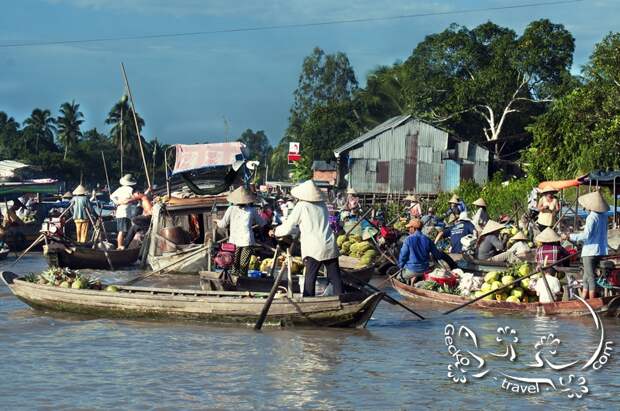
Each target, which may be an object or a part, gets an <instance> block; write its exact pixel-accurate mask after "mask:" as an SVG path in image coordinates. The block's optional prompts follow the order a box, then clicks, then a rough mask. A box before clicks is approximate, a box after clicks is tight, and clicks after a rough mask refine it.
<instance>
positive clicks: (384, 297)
mask: <svg viewBox="0 0 620 411" xmlns="http://www.w3.org/2000/svg"><path fill="white" fill-rule="evenodd" d="M347 280H353V281H355V282H357V283H358V284H360V285H362V286H364V287H368V288H370V289H371V290H373V291H376V292H380V293H383V296H382V298H383V299H384V300H386V301H387V302H389V303H390V304H393V305H398V306H400V307H402V308H404V309H405V310H407V311H409V312H410V313H411V314H413V315H415V316H416V317H418V318H419V319H420V320H424V319H425V318H424V317H423V316H422V315H420V314H418V313H416V312H415V311H413V310H412V309H411V308H409V307H407V306H406V305H405V304H403V303H401V302H400V301H398V300H396V299H395V298H393V297H390V296H389V295H387V294H385V293H384V292H383V291H381V290H380V289H378V288H377V287H375V286H374V285H371V284H369V283H367V282H366V281H362V280H360V279H359V278H355V277H353V276H350V275H349V276H347V279H346V280H345V283H347V284H348V285H350V286H352V287H354V288H357V287H356V286H355V284H351V283H350V282H349V281H347ZM358 289H359V288H358Z"/></svg>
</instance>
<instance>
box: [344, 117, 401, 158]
mask: <svg viewBox="0 0 620 411" xmlns="http://www.w3.org/2000/svg"><path fill="white" fill-rule="evenodd" d="M410 118H411V115H410V114H405V115H402V116H396V117H392V118H391V119H389V120H387V121H385V122H383V123H381V124H379V125H378V126H377V127H375V128H373V129H372V130H370V131H367V132H366V133H364V134H362V135H361V136H359V137H358V138H355V139H353V140H351V141H349V142H348V143H346V144H344V145H342V146H340V147H338V148H336V149H334V154H335V155H336V157H338V156H340V153H342V152H343V151H347V150H349V149H350V148H353V147H355V146H356V145H358V144H360V143H363V142H364V141H366V140H368V139H370V138H373V137H375V136H376V135H378V134H381V133H383V132H384V131H386V130H389V129H391V128H394V127H397V126H399V125H401V124H402V123H404V122H405V121H407V120H409V119H410Z"/></svg>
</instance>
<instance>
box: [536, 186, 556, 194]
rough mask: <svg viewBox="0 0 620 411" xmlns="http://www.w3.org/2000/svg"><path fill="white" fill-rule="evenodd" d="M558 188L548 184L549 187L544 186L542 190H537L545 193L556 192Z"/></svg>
mask: <svg viewBox="0 0 620 411" xmlns="http://www.w3.org/2000/svg"><path fill="white" fill-rule="evenodd" d="M557 192H558V190H557V189H555V188H553V187H551V186H549V187H545V188H543V189H542V190H540V191H539V193H540V194H547V193H557Z"/></svg>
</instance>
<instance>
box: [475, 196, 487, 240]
mask: <svg viewBox="0 0 620 411" xmlns="http://www.w3.org/2000/svg"><path fill="white" fill-rule="evenodd" d="M473 205H475V206H476V207H478V210H476V214H474V217H473V218H472V222H473V223H474V225H475V226H476V230H478V231H479V232H480V231H482V228H483V227H484V226H485V225H486V223H487V222H488V221H489V213H488V212H487V203H486V201H484V198H482V197H480V198H479V199H477V200H476V201H474V202H473Z"/></svg>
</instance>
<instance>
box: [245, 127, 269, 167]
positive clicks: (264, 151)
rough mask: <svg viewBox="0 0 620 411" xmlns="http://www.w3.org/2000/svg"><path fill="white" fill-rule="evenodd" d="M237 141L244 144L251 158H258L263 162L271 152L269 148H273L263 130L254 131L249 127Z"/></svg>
mask: <svg viewBox="0 0 620 411" xmlns="http://www.w3.org/2000/svg"><path fill="white" fill-rule="evenodd" d="M237 141H239V142H241V143H243V144H245V146H246V149H247V151H248V155H249V156H250V159H251V160H258V161H261V162H263V163H264V162H265V159H266V158H268V157H269V155H270V154H271V150H273V147H271V144H270V143H269V139H268V138H267V135H266V134H265V132H264V131H263V130H258V131H256V132H254V131H252V129H251V128H248V129H247V130H245V131H244V132H243V133H242V134H241V137H239V138H238V139H237Z"/></svg>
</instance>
